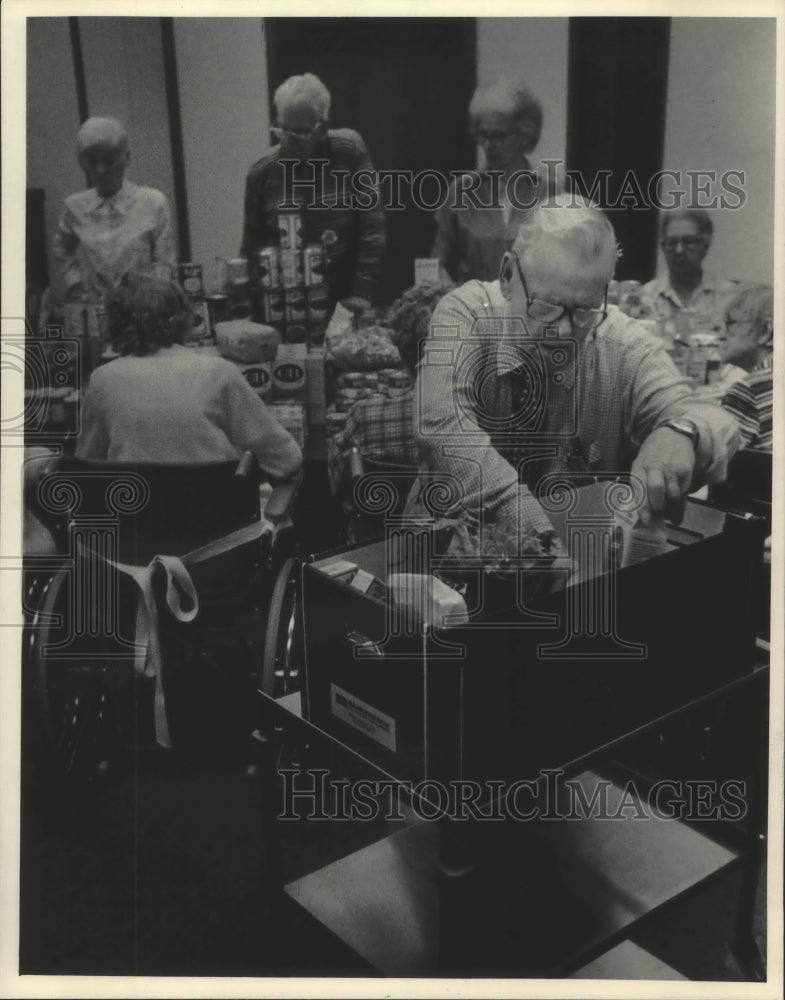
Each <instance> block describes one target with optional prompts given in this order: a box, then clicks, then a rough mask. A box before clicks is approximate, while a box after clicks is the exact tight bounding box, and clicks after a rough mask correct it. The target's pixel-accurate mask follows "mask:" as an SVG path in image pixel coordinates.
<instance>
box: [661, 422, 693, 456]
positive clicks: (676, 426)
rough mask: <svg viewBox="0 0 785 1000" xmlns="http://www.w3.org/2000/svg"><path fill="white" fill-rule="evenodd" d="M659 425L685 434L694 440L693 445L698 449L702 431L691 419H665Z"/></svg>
mask: <svg viewBox="0 0 785 1000" xmlns="http://www.w3.org/2000/svg"><path fill="white" fill-rule="evenodd" d="M659 427H669V428H670V429H671V430H672V431H676V433H677V434H685V435H686V436H687V437H688V438H689V439H690V441H691V442H692V447H693V448H695V449H697V447H698V442H699V441H700V431H699V430H698V428H697V426H696V425H695V424H694V423H693V422H692V421H691V420H682V419H679V420H665V421H663V423H661V424H659Z"/></svg>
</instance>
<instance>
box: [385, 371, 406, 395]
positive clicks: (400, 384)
mask: <svg viewBox="0 0 785 1000" xmlns="http://www.w3.org/2000/svg"><path fill="white" fill-rule="evenodd" d="M411 387H412V380H411V378H410V377H409V375H408V373H407V372H395V373H394V374H392V375H389V376H388V377H387V384H386V386H385V391H386V394H387V395H388V396H389V397H390V398H394V397H396V396H405V395H406V393H407V392H408V391H409V390H410V389H411Z"/></svg>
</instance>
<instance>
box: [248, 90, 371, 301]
mask: <svg viewBox="0 0 785 1000" xmlns="http://www.w3.org/2000/svg"><path fill="white" fill-rule="evenodd" d="M273 104H274V106H275V115H276V120H277V124H276V125H274V126H273V128H272V129H271V130H270V131H271V132H272V135H273V138H274V139H275V140H276V142H277V143H278V145H276V146H273V148H272V149H271V150H270V151H269V152H268V153H266V154H265V155H264V156H263V157H262V158H261V160H258V161H257V162H256V163H255V164H254V165H253V166H252V167H251V169H250V171H249V173H248V177H247V180H246V185H245V216H244V218H245V222H244V226H243V242H242V248H241V251H240V252H241V254H242V255H243V256H244V257H249V258H250V257H251V256H252V255H253V253H254V252H255V251H256V250H259V249H261V248H262V247H267V246H277V245H278V240H279V235H278V211H279V208H280V206H281V205H283V204H288V206H289V208H291V206H292V204H293V203H295V204H299V205H300V207H301V218H302V225H303V244H304V245H307V244H309V243H320V244H321V245H322V250H323V253H324V264H325V275H326V278H327V284H328V289H329V293H330V301H331V305H335V303H336V302H343V303H344V305H346V306H347V308H350V309H352V310H353V311H355V312H356V311H362V309H363V308H365V307H367V306H370V304H371V302H372V300H373V296H374V293H375V291H376V287H377V285H378V281H379V276H380V274H381V268H382V257H383V255H384V246H385V224H384V211H383V209H382V206H381V199H380V197H379V195H378V189H376V188H375V180H374V178H375V174H374V170H373V164H372V163H371V159H370V157H369V155H368V151H367V149H366V148H365V144H364V142H363V140H362V138H361V137H360V136H359V135H358V133H357V132H354V131H353V130H352V129H348V128H340V129H331V128H328V118H329V115H330V93H329V91H328V90H327V88H326V87H325V86H324V84H323V83H322V81H321V80H320V79H319V78H318V77H317V76H314V74H313V73H305V74H303V75H302V76H292V77H289V79H288V80H286V81H284V83H282V84H281V86H280V87H279V88H278V89H277V90H276V92H275V95H274V97H273ZM282 161H289V162H288V164H287V166H286V167H284V165H283V163H282ZM357 174H362V176H363V178H364V183H365V188H364V190H365V191H366V193H367V194H368V198H367V199H365V201H364V202H363V205H361V204H360V203H359V201H358V199H351V198H348V197H347V196H346V194H345V192H352V191H354V190H355V185H354V183H353V179H354V178H355V177H356V176H357ZM374 191H375V193H376V197H375V198H374V197H372V195H373V193H374ZM342 193H343V194H342ZM320 204H321V205H324V204H326V205H327V206H328V207H327V208H324V207H322V208H318V207H317V206H318V205H320ZM364 205H368V207H363V206H364Z"/></svg>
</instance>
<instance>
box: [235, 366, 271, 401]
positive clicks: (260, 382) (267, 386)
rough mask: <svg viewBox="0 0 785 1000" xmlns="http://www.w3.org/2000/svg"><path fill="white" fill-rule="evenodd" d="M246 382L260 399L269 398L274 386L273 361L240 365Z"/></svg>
mask: <svg viewBox="0 0 785 1000" xmlns="http://www.w3.org/2000/svg"><path fill="white" fill-rule="evenodd" d="M238 367H239V368H240V370H241V371H242V373H243V375H244V377H245V380H246V382H247V383H248V385H250V387H251V388H252V389H253V391H254V392H255V393H256V394H257V396H259V397H260V399H269V398H270V394H271V392H272V388H273V381H272V378H273V376H272V362H270V361H262V362H258V363H256V364H248V365H243V364H240V365H238Z"/></svg>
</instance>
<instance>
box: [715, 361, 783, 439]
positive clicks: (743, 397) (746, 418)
mask: <svg viewBox="0 0 785 1000" xmlns="http://www.w3.org/2000/svg"><path fill="white" fill-rule="evenodd" d="M773 365H774V354H773V353H770V354H769V355H768V356H767V357H766V358H764V359H763V361H761V362H760V364H758V365H756V366H755V368H753V369H752V371H751V372H749V373H748V374H747V375H745V376H744V378H742V379H740V380H739V381H738V382H735V383H734V384H733V385H732V386H731V388H730V389H729V390H728V392H727V393H726V394H725V396H724V397H723V399H722V406H723V408H724V409H725V410H727V411H728V413H732V414H733V416H734V417H735V418H736V420H737V421H738V424H739V427H740V429H741V437H742V442H743V447H745V448H756V449H758V450H760V451H771V450H772V444H773V432H772V406H773V403H774V378H773Z"/></svg>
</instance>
